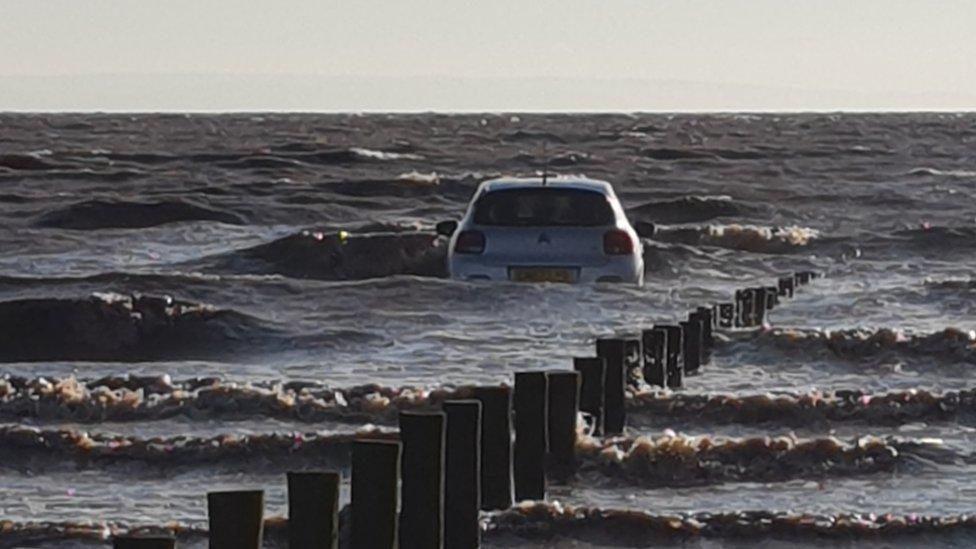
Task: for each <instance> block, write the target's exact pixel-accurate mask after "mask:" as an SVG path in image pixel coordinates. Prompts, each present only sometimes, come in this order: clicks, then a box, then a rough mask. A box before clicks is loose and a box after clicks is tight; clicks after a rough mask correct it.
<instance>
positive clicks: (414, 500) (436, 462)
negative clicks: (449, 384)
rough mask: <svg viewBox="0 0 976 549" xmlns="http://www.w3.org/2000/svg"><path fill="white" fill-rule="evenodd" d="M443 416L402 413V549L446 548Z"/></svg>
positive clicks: (441, 413)
mask: <svg viewBox="0 0 976 549" xmlns="http://www.w3.org/2000/svg"><path fill="white" fill-rule="evenodd" d="M445 423H446V421H445V415H444V413H443V412H426V411H425V412H415V411H406V412H400V442H401V443H402V444H403V457H402V460H401V462H400V477H401V479H402V481H401V482H402V484H401V485H400V502H401V507H400V536H399V540H400V542H399V543H400V548H401V549H440V548H442V547H444V437H445V429H444V428H445Z"/></svg>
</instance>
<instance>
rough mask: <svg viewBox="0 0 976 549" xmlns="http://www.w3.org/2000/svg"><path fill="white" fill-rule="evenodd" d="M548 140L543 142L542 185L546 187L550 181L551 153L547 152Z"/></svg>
mask: <svg viewBox="0 0 976 549" xmlns="http://www.w3.org/2000/svg"><path fill="white" fill-rule="evenodd" d="M546 144H547V142H546V141H543V142H542V161H543V164H542V186H543V187H545V186H546V183H548V181H549V155H548V154H546Z"/></svg>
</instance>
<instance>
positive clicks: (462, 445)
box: [443, 399, 481, 549]
mask: <svg viewBox="0 0 976 549" xmlns="http://www.w3.org/2000/svg"><path fill="white" fill-rule="evenodd" d="M443 409H444V413H445V414H446V415H447V444H446V446H445V449H444V547H446V548H449V549H450V548H454V547H457V548H458V549H474V548H476V547H478V546H480V544H481V528H480V526H479V524H478V513H479V510H480V509H481V401H478V400H474V399H471V400H448V401H447V402H445V403H444V407H443Z"/></svg>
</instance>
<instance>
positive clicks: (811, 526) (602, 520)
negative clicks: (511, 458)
mask: <svg viewBox="0 0 976 549" xmlns="http://www.w3.org/2000/svg"><path fill="white" fill-rule="evenodd" d="M486 528H487V533H488V534H489V535H495V534H498V535H511V536H517V537H522V538H529V539H540V538H541V539H553V538H557V539H558V538H570V539H574V538H575V539H585V540H593V541H603V542H610V543H614V544H620V545H627V546H637V547H644V546H649V545H656V544H657V543H659V540H660V539H661V538H662V537H663V538H666V539H674V538H679V539H681V538H695V537H705V538H732V539H757V538H787V539H810V540H817V539H820V540H823V539H824V538H831V539H838V538H839V539H854V540H867V539H873V538H879V539H883V540H887V539H891V540H892V541H895V540H901V541H906V542H907V541H908V540H911V539H913V537H915V536H921V535H926V534H928V535H933V534H938V535H945V534H958V533H965V534H969V535H971V534H972V533H974V532H976V517H973V516H969V515H948V516H924V515H915V514H911V515H892V514H885V515H875V514H868V513H865V514H834V515H811V514H804V513H793V512H774V511H736V512H726V513H682V514H672V515H656V514H653V513H652V512H649V511H637V510H620V509H600V508H595V507H575V506H570V505H561V504H559V503H558V502H553V503H546V502H527V503H522V504H520V505H516V506H515V507H513V508H512V509H509V510H508V511H504V512H502V513H499V514H497V515H493V516H492V517H491V518H490V519H489V521H488V524H487V526H486ZM916 540H917V538H916Z"/></svg>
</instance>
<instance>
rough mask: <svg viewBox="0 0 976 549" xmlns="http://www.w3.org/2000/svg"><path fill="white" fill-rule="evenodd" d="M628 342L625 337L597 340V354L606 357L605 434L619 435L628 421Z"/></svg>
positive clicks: (604, 382)
mask: <svg viewBox="0 0 976 549" xmlns="http://www.w3.org/2000/svg"><path fill="white" fill-rule="evenodd" d="M626 352H627V342H626V340H623V339H598V340H596V354H597V356H599V357H602V358H604V359H606V367H607V369H606V373H605V375H604V377H603V434H604V435H619V434H620V433H623V432H624V424H625V423H626V421H627V416H626V412H625V410H624V391H625V389H626V383H627V382H626V379H627V377H626V375H627V374H626V372H625V371H624V370H625V368H626V363H625V362H624V361H625V355H626Z"/></svg>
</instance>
